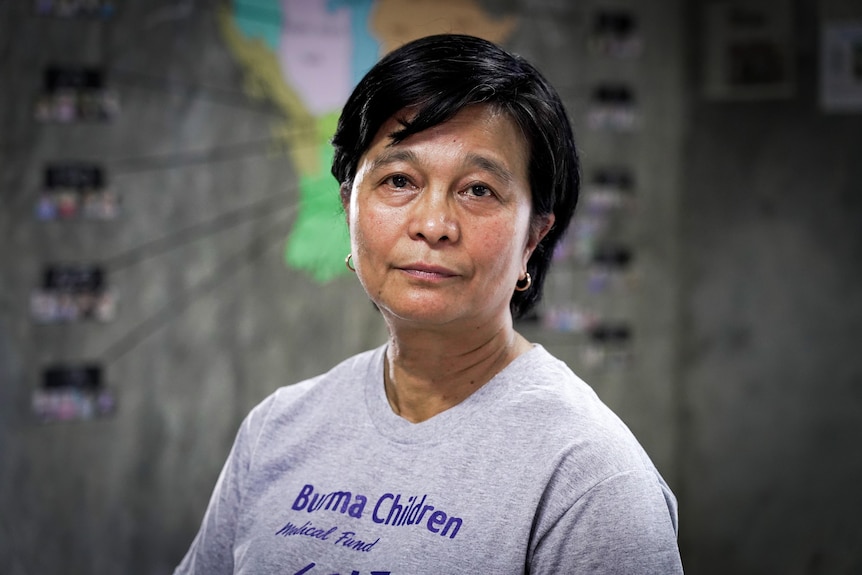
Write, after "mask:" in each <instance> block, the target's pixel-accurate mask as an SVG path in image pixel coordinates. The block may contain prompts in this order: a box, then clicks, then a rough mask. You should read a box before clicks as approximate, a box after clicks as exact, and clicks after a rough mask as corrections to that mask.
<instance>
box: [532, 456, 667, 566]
mask: <svg viewBox="0 0 862 575" xmlns="http://www.w3.org/2000/svg"><path fill="white" fill-rule="evenodd" d="M676 526H677V510H676V500H675V498H674V497H673V494H672V493H671V492H670V490H669V489H667V487H666V486H665V485H664V484H663V482H662V481H661V480H660V479H659V478H658V477H657V476H656V475H655V474H654V473H652V472H651V471H649V470H637V471H626V472H621V473H618V474H615V475H612V476H611V477H609V478H608V479H605V480H604V481H601V482H600V483H598V484H597V485H595V486H594V487H593V488H591V489H590V490H589V491H587V492H586V493H585V494H583V495H582V496H581V497H579V498H578V499H577V500H576V501H575V502H574V503H573V504H571V506H570V507H568V508H567V509H565V510H563V511H562V513H559V514H557V516H556V517H555V519H554V520H553V523H551V524H550V525H548V526H546V527H545V528H544V530H543V531H542V532H540V533H537V536H538V537H539V539H538V541H537V543H536V546H535V547H534V551H533V553H532V557H531V560H530V566H529V569H528V573H530V575H564V574H575V573H577V574H579V575H581V574H588V573H593V574H608V575H610V574H613V575H674V574H680V573H682V572H683V569H682V562H681V560H680V555H679V546H678V544H677V527H676Z"/></svg>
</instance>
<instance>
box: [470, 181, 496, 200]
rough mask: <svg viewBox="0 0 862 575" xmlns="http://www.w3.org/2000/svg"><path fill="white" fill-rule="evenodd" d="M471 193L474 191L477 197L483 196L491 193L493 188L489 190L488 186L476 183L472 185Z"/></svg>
mask: <svg viewBox="0 0 862 575" xmlns="http://www.w3.org/2000/svg"><path fill="white" fill-rule="evenodd" d="M470 193H472V194H473V195H474V196H476V197H477V198H482V197H485V196H487V195H489V194H490V193H491V190H489V189H488V188H487V187H486V186H483V185H481V184H476V185H473V186H470Z"/></svg>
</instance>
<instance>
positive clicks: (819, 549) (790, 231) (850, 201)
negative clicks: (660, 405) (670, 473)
mask: <svg viewBox="0 0 862 575" xmlns="http://www.w3.org/2000/svg"><path fill="white" fill-rule="evenodd" d="M706 5H707V3H706V2H698V3H696V6H692V7H691V11H690V12H689V14H688V15H687V18H688V20H689V22H690V23H691V25H692V26H691V29H690V32H689V36H688V42H689V43H690V45H691V46H692V51H691V60H690V62H689V69H690V71H691V73H690V78H691V84H690V87H689V88H690V89H689V94H690V97H689V103H690V106H689V109H690V116H689V118H688V122H687V132H688V138H687V142H686V147H685V149H686V154H685V162H684V166H683V173H684V179H683V181H684V186H683V188H684V191H683V194H682V198H683V202H682V207H681V214H682V231H681V237H680V244H681V249H682V250H683V265H682V278H681V279H682V281H683V284H682V288H681V294H682V298H681V304H682V310H681V311H682V317H683V326H682V330H681V336H680V341H681V342H683V346H682V351H681V354H682V355H681V360H682V361H681V373H680V378H679V379H680V386H679V389H680V391H681V394H682V396H681V402H682V405H683V407H684V411H683V412H682V414H681V415H682V416H683V417H684V419H683V420H682V427H681V429H682V430H683V433H682V436H681V440H682V442H683V449H682V451H681V454H680V462H679V463H680V465H681V467H682V478H683V482H682V485H681V486H680V489H679V490H678V492H679V496H680V498H681V499H682V501H683V507H682V517H681V521H682V537H681V540H682V544H683V547H684V550H685V559H686V564H687V567H688V571H689V572H691V573H697V574H713V573H714V574H726V573H734V574H735V575H747V574H768V573H782V574H802V573H805V574H815V573H818V574H819V573H824V574H825V573H829V574H838V573H858V572H860V570H862V546H860V541H862V527H860V523H859V521H858V518H857V512H856V511H857V510H858V509H859V508H860V506H862V498H860V492H859V488H858V486H859V484H860V481H862V457H860V452H859V445H860V441H862V355H860V353H859V352H860V349H862V348H860V345H862V266H860V264H862V193H860V192H862V188H860V182H862V162H860V160H862V114H860V113H858V112H857V113H856V114H826V113H824V112H823V111H822V109H821V108H820V104H819V96H818V82H819V73H820V66H819V44H818V42H819V39H820V29H819V26H820V24H821V23H822V22H823V21H825V20H826V19H828V18H829V17H830V16H843V17H848V16H855V18H856V22H857V23H858V22H859V21H860V20H862V13H860V11H859V8H860V7H859V5H858V3H856V2H843V3H842V2H832V3H827V2H820V3H818V2H814V1H804V2H794V3H792V8H793V16H794V22H795V24H794V28H793V40H794V42H795V48H794V50H793V53H792V62H793V64H794V65H795V66H797V67H798V68H797V69H798V79H797V82H796V89H795V93H794V94H793V95H792V96H790V97H788V98H786V99H777V100H776V99H767V100H764V101H737V102H732V101H715V100H710V99H707V98H705V97H704V95H703V90H702V80H703V78H704V60H703V52H702V50H701V47H702V44H701V39H702V38H703V34H704V29H703V27H702V20H701V16H703V10H704V8H705V6H706Z"/></svg>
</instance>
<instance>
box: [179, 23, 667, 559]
mask: <svg viewBox="0 0 862 575" xmlns="http://www.w3.org/2000/svg"><path fill="white" fill-rule="evenodd" d="M333 145H334V147H335V157H334V161H333V168H332V172H333V175H334V176H335V177H336V179H337V180H338V182H339V183H340V184H341V197H342V202H343V205H344V209H345V212H346V214H347V221H348V226H349V228H350V238H351V247H352V251H351V255H350V256H348V258H347V265H348V267H350V268H351V269H352V270H354V271H355V272H356V274H357V276H358V278H359V281H360V282H361V283H362V285H363V287H364V288H365V290H366V292H367V293H368V295H369V297H370V298H371V300H372V301H373V302H374V303H375V305H376V306H377V307H378V308H379V309H380V312H381V314H382V315H383V318H384V319H385V321H386V324H387V327H388V329H389V335H390V337H389V341H388V342H387V344H386V345H384V346H382V347H380V348H379V349H375V350H371V351H368V352H365V353H362V354H360V355H357V356H355V357H353V358H350V359H348V360H346V361H345V362H343V363H341V364H340V365H338V366H336V367H334V368H333V369H332V370H331V371H329V372H328V373H326V374H323V375H321V376H318V377H316V378H314V379H311V380H308V381H305V382H301V383H298V384H295V385H291V386H287V387H284V388H282V389H280V390H278V391H276V392H275V393H274V394H273V395H271V396H270V397H269V398H267V399H266V400H264V401H263V402H262V403H261V404H260V405H259V406H258V407H256V408H255V409H254V410H253V411H252V412H251V414H249V416H248V417H247V418H246V420H245V421H244V422H243V425H242V427H241V429H240V431H239V433H238V435H237V439H236V443H235V444H234V447H233V449H232V451H231V454H230V456H229V458H228V461H227V463H226V464H225V467H224V470H223V471H222V474H221V476H220V478H219V481H218V484H217V485H216V488H215V492H214V494H213V496H212V499H211V501H210V505H209V508H208V510H207V512H206V515H205V517H204V520H203V524H202V526H201V530H200V532H199V533H198V536H197V537H196V539H195V541H194V543H193V544H192V547H191V549H190V550H189V552H188V554H187V556H186V558H185V559H184V560H183V562H182V564H181V565H180V566H179V568H178V569H177V571H176V573H178V574H185V573H200V574H207V575H211V574H218V573H254V574H260V573H286V574H291V575H293V574H306V573H307V574H312V575H315V574H319V575H332V574H335V573H340V574H342V575H346V574H352V575H359V574H361V575H371V574H375V573H379V574H382V573H391V574H393V575H396V574H397V575H416V574H423V573H428V574H431V573H434V574H440V573H446V574H449V573H471V574H472V573H490V574H495V575H496V574H523V573H541V574H559V573H654V574H661V575H667V574H669V573H681V572H682V567H681V565H680V559H679V552H678V549H677V544H676V502H675V499H674V497H673V494H672V493H671V492H670V490H669V489H668V487H667V485H666V484H665V483H664V481H663V480H662V479H661V477H660V476H659V474H658V472H657V471H656V470H655V468H654V467H653V465H652V463H651V462H650V460H649V458H648V457H647V455H646V454H645V453H644V451H643V450H642V449H641V447H640V445H639V444H638V443H637V441H636V440H635V438H634V437H633V436H632V435H631V433H630V432H629V431H628V429H627V428H626V427H625V426H624V425H623V424H622V422H620V420H619V419H617V418H616V417H615V416H614V415H613V414H612V413H611V412H610V411H609V410H608V409H607V408H606V407H605V406H604V405H603V404H602V403H601V402H600V401H599V400H598V398H597V397H596V396H595V394H594V393H593V392H592V391H591V390H590V388H589V387H588V386H587V385H586V384H585V383H583V382H582V381H581V380H579V379H578V378H577V377H576V376H575V375H574V374H573V373H572V372H571V371H570V370H569V369H568V367H566V366H565V365H564V364H563V363H562V362H560V361H558V360H556V359H555V358H553V357H552V356H550V355H549V354H548V353H547V351H545V350H544V349H543V348H542V347H541V346H538V345H533V344H530V343H529V342H527V340H525V339H524V338H523V337H522V336H521V335H519V334H518V333H517V332H516V331H515V330H514V329H513V323H512V321H513V317H517V316H518V315H520V314H523V313H525V312H526V311H528V310H529V309H530V308H531V307H532V306H533V305H534V304H535V303H536V302H537V300H538V299H539V296H540V294H541V288H542V283H543V280H544V277H545V273H546V271H547V268H548V265H549V262H550V258H551V254H552V252H553V248H554V245H555V244H556V243H557V241H558V240H559V239H560V237H561V236H562V234H563V233H564V232H565V230H566V227H567V225H568V223H569V220H570V219H571V216H572V213H573V211H574V207H575V204H576V201H577V193H578V186H579V181H578V161H577V155H576V153H575V146H574V140H573V138H572V134H571V129H570V127H569V121H568V118H567V116H566V113H565V111H564V108H563V106H562V104H561V102H560V99H559V97H558V96H557V94H556V93H555V92H554V91H553V89H552V88H551V87H550V86H549V85H548V84H547V82H546V81H545V80H544V79H543V78H542V76H541V75H540V74H539V73H538V72H537V71H536V70H535V69H534V68H533V67H532V66H530V65H529V64H528V63H526V62H525V61H523V60H522V59H520V58H519V57H516V56H513V55H511V54H508V53H506V52H504V51H503V50H501V49H500V48H498V47H496V46H494V45H493V44H490V43H488V42H486V41H484V40H480V39H478V38H473V37H468V36H459V35H443V36H433V37H428V38H424V39H420V40H417V41H414V42H412V43H410V44H407V45H406V46H404V47H402V48H400V49H398V50H396V51H394V52H392V53H390V54H389V55H387V56H386V57H384V58H383V59H382V60H381V61H380V62H379V63H378V64H377V65H376V66H375V67H374V68H373V69H372V70H371V71H370V72H369V73H368V74H367V75H366V76H365V78H364V79H363V80H362V81H361V82H360V84H359V85H358V86H357V88H356V89H355V91H354V93H353V94H352V96H351V97H350V99H349V101H348V102H347V104H346V105H345V108H344V111H343V113H342V116H341V119H340V121H339V124H338V129H337V132H336V134H335V137H334V139H333Z"/></svg>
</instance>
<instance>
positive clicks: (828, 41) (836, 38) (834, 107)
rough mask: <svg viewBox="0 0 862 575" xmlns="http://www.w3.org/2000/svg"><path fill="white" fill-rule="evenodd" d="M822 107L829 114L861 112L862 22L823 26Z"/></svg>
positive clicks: (833, 23)
mask: <svg viewBox="0 0 862 575" xmlns="http://www.w3.org/2000/svg"><path fill="white" fill-rule="evenodd" d="M820 103H821V106H822V107H823V110H825V111H826V112H856V113H859V112H862V20H859V21H855V22H827V23H826V24H824V25H823V30H822V34H821V50H820Z"/></svg>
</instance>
